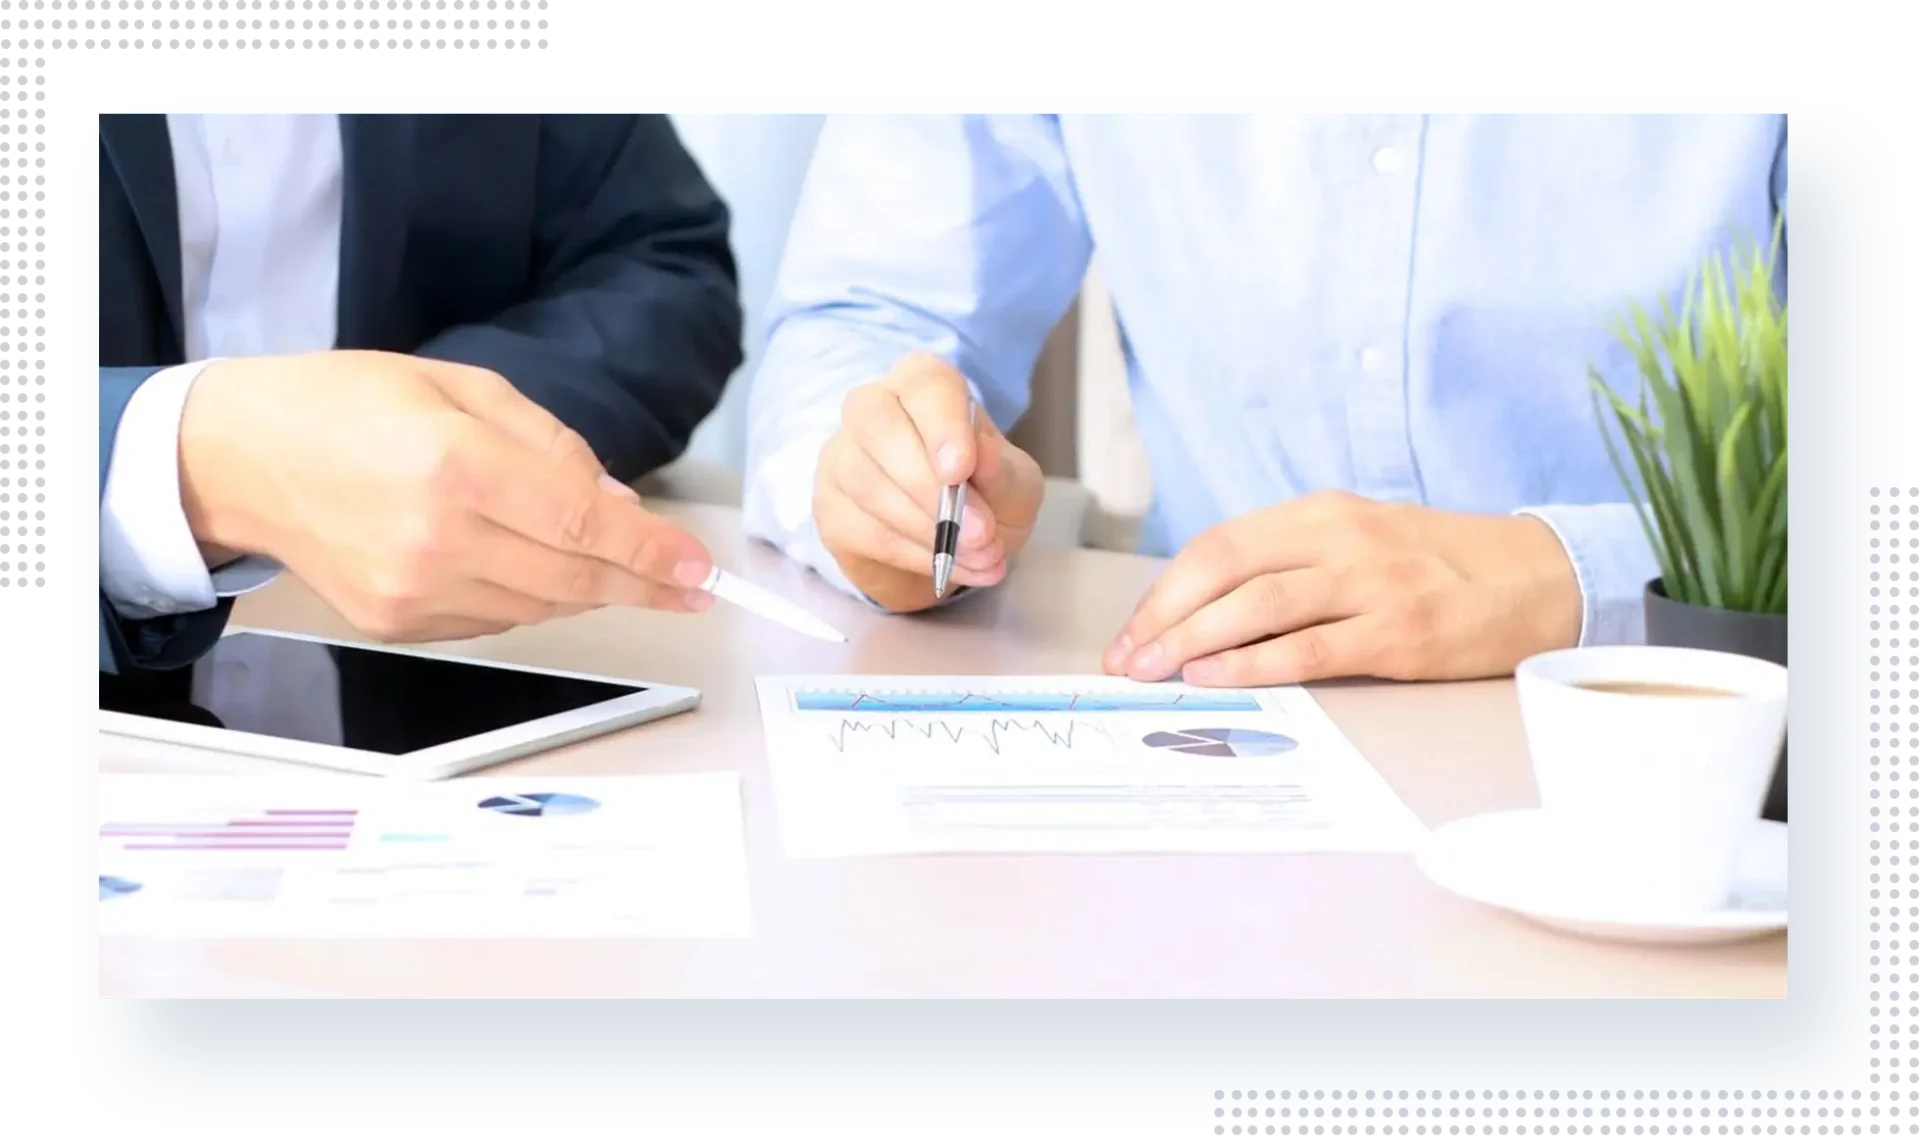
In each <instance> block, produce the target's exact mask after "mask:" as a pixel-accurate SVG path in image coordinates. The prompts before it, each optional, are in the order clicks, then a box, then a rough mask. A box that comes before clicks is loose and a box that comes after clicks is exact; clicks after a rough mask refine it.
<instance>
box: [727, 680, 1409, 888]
mask: <svg viewBox="0 0 1920 1139" xmlns="http://www.w3.org/2000/svg"><path fill="white" fill-rule="evenodd" d="M759 692H760V714H761V718H762V720H763V722H764V723H765V726H766V733H767V749H768V762H769V766H770V768H771V770H772V774H773V785H774V794H775V798H776V800H777V802H778V807H779V812H780V829H781V834H782V838H783V841H784V843H785V846H786V851H787V854H788V855H789V856H792V857H796V858H818V857H833V856H843V855H865V854H886V853H904V852H935V851H941V852H968V851H973V852H987V851H1002V852H1018V851H1085V852H1093V851H1116V852H1118V851H1222V852H1225V851H1334V850H1339V851H1406V850H1413V849H1415V847H1416V846H1417V845H1418V843H1419V842H1420V841H1421V839H1422V838H1423V837H1424V836H1425V834H1426V830H1425V828H1424V827H1423V826H1421V824H1420V822H1419V820H1418V819H1417V818H1415V817H1414V815H1413V813H1412V812H1411V811H1409V810H1408V809H1407V808H1406V805H1405V804H1403V803H1402V802H1401V801H1400V800H1399V798H1398V797H1397V796H1395V795H1394V793H1393V791H1392V789H1391V788H1389V787H1388V786H1387V784H1386V782H1385V780H1383V779H1381V778H1380V776H1379V773H1378V772H1376V771H1375V770H1374V769H1373V766H1372V765H1371V764H1369V763H1368V762H1367V761H1366V760H1365V759H1364V758H1363V757H1362V756H1361V755H1360V753H1359V752H1358V751H1357V750H1355V749H1354V747H1353V745H1352V744H1350V743H1348V742H1347V739H1346V737H1345V736H1343V735H1341V733H1340V731H1339V729H1338V728H1336V727H1335V726H1334V724H1333V721H1332V720H1331V719H1329V718H1328V717H1327V715H1326V713H1325V712H1323V711H1322V710H1321V708H1320V705H1319V704H1318V703H1316V702H1315V701H1314V699H1313V697H1312V696H1310V695H1309V694H1308V693H1307V692H1306V690H1305V689H1302V688H1272V689H1257V690H1256V689H1235V690H1222V689H1204V688H1191V687H1187V686H1185V685H1178V684H1139V683H1135V682H1133V681H1128V680H1124V679H1117V678H1109V677H1090V676H1052V677H1046V676H1032V677H1005V676H1000V677H982V676H971V677H968V676H950V677H871V676H870V677H858V676H771V677H762V678H760V680H759Z"/></svg>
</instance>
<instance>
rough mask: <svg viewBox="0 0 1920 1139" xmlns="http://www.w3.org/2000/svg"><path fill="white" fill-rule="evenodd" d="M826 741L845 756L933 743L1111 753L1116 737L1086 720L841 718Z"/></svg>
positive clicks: (957, 748)
mask: <svg viewBox="0 0 1920 1139" xmlns="http://www.w3.org/2000/svg"><path fill="white" fill-rule="evenodd" d="M827 742H828V743H829V744H830V745H832V747H833V749H834V750H835V751H837V752H839V753H840V754H842V755H848V754H863V753H868V752H890V751H899V750H901V749H902V748H908V749H911V750H912V751H914V752H916V753H925V752H926V751H927V750H928V747H927V746H925V745H931V746H932V750H934V751H937V752H939V753H943V754H944V753H947V752H950V751H953V752H962V753H964V752H968V751H981V750H984V751H987V752H991V753H992V754H994V755H996V756H1005V755H1008V754H1010V753H1018V754H1028V753H1032V752H1035V751H1041V752H1049V753H1059V752H1069V753H1071V752H1110V751H1112V750H1114V746H1115V745H1114V740H1113V736H1112V735H1110V734H1109V733H1108V731H1107V729H1106V728H1104V727H1102V726H1100V725H1099V724H1093V723H1089V722H1087V721H1085V720H1065V721H1048V720H1017V719H992V720H968V721H966V722H964V723H948V722H947V721H945V720H841V721H840V722H839V723H838V724H837V725H835V727H834V728H833V730H832V731H830V732H828V733H827Z"/></svg>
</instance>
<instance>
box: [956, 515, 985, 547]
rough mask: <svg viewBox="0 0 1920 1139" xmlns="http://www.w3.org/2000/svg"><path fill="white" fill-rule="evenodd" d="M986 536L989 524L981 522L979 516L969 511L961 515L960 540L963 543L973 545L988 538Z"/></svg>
mask: <svg viewBox="0 0 1920 1139" xmlns="http://www.w3.org/2000/svg"><path fill="white" fill-rule="evenodd" d="M986 534H987V524H986V523H985V522H982V521H980V516H979V515H978V514H975V513H974V512H973V511H971V510H968V511H965V512H964V513H962V514H961V515H960V540H961V541H962V542H965V543H967V544H968V545H972V544H973V543H975V542H978V541H979V540H980V539H982V538H984V537H986Z"/></svg>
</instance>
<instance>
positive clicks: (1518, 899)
mask: <svg viewBox="0 0 1920 1139" xmlns="http://www.w3.org/2000/svg"><path fill="white" fill-rule="evenodd" d="M1555 833H1556V832H1555V831H1554V830H1553V828H1552V827H1551V826H1549V820H1548V818H1547V817H1546V814H1545V813H1544V812H1542V811H1539V810H1525V811H1500V812H1497V813H1494V814H1490V815H1479V816H1476V817H1474V818H1470V819H1461V820H1460V821H1458V822H1454V823H1449V824H1447V825H1446V826H1443V827H1441V828H1440V829H1438V830H1436V831H1434V832H1433V834H1432V836H1431V837H1430V839H1429V840H1428V844H1427V846H1426V848H1425V849H1424V850H1423V851H1422V852H1421V855H1420V869H1421V871H1422V872H1424V873H1425V874H1426V876H1427V877H1428V878H1431V879H1432V880H1433V881H1434V882H1436V883H1437V884H1439V885H1441V886H1444V887H1445V888H1447V889H1449V890H1451V891H1453V892H1454V893H1456V894H1459V895H1461V896H1462V897H1466V898H1470V899H1472V900H1473V901H1476V902H1480V903H1482V904H1483V905H1489V906H1494V907H1497V908H1499V909H1503V910H1510V911H1512V912H1514V913H1517V914H1521V915H1523V916H1525V917H1529V918H1532V919H1533V920H1534V921H1537V922H1539V923H1541V924H1542V925H1546V926H1551V927H1553V928H1555V929H1560V930H1565V931H1567V932H1570V933H1578V934H1584V935H1587V936H1591V937H1600V938H1606V939H1609V940H1616V941H1641V942H1660V943H1667V944H1709V943H1715V942H1727V941H1743V940H1746V939H1748V938H1754V937H1762V936H1765V935H1767V934H1770V933H1775V932H1778V931H1780V930H1783V929H1785V928H1787V825H1786V824H1785V823H1775V822H1767V821H1765V820H1761V819H1755V820H1754V823H1753V829H1752V830H1751V831H1749V832H1748V837H1747V841H1746V844H1745V846H1744V848H1743V849H1742V851H1741V855H1740V870H1739V874H1738V877H1737V879H1736V882H1735V886H1734V893H1733V896H1732V897H1731V898H1729V899H1728V900H1727V904H1726V905H1725V906H1722V907H1720V908H1718V909H1714V910H1708V911H1704V912H1701V913H1697V914H1683V915H1675V914H1672V913H1664V914H1650V913H1635V912H1631V911H1629V910H1626V909H1624V908H1623V907H1621V906H1619V905H1617V904H1612V903H1609V902H1606V901H1602V900H1599V899H1591V898H1582V897H1579V896H1578V895H1574V894H1570V893H1569V892H1568V889H1567V885H1566V882H1567V879H1568V877H1570V876H1569V875H1566V874H1565V873H1564V872H1563V871H1562V870H1561V867H1562V866H1564V864H1565V863H1564V859H1565V857H1566V855H1565V854H1563V853H1562V852H1561V851H1560V850H1559V849H1558V847H1559V844H1558V843H1557V842H1556V841H1555ZM1621 841H1623V842H1630V841H1632V839H1631V837H1630V836H1628V835H1626V834H1625V833H1623V834H1622V835H1621Z"/></svg>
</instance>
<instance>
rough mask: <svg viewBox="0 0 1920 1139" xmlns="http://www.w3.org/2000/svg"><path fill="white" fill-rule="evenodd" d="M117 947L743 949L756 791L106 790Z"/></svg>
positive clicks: (328, 782) (561, 782)
mask: <svg viewBox="0 0 1920 1139" xmlns="http://www.w3.org/2000/svg"><path fill="white" fill-rule="evenodd" d="M99 871H100V932H101V934H102V935H103V936H114V935H131V936H175V937H313V938H331V937H427V938H439V937H460V938H474V937H566V938H581V937H701V938H722V937H724V938H735V937H746V936H747V935H748V934H749V932H750V928H751V919H750V915H749V909H748V896H747V860H746V844H745V835H744V829H743V826H742V820H741V809H740V781H739V777H738V776H736V775H734V774H732V773H720V774H700V775H647V776H631V777H611V778H594V779H581V778H561V779H554V778H542V777H539V776H527V777H522V778H467V779H453V780H448V781H445V782H438V783H415V782H409V781H402V780H382V779H374V778H365V777H359V776H347V775H340V776H328V775H319V776H308V775H291V776H285V777H281V776H273V777H267V778H259V777H249V776H221V775H103V776H102V777H101V781H100V830H99Z"/></svg>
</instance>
